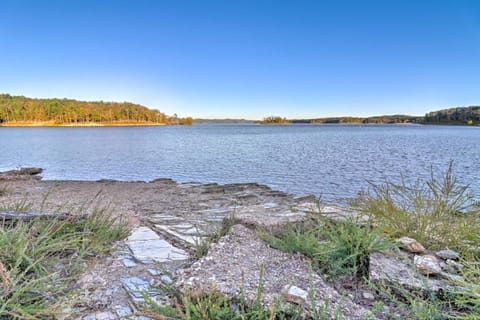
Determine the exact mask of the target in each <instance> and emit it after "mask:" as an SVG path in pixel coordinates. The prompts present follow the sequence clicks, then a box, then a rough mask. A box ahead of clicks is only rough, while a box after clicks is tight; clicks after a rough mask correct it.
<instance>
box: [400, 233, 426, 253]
mask: <svg viewBox="0 0 480 320" xmlns="http://www.w3.org/2000/svg"><path fill="white" fill-rule="evenodd" d="M397 243H399V244H400V246H401V248H402V249H403V250H405V251H408V252H411V253H422V252H424V251H425V248H424V247H423V246H422V244H421V243H420V242H418V241H417V240H415V239H412V238H409V237H402V238H400V239H397Z"/></svg>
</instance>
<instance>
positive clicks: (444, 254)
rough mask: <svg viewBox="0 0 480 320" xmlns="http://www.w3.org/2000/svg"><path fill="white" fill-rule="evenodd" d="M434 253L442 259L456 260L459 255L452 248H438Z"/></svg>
mask: <svg viewBox="0 0 480 320" xmlns="http://www.w3.org/2000/svg"><path fill="white" fill-rule="evenodd" d="M435 255H436V256H437V257H439V258H442V259H445V260H446V259H450V260H457V259H458V258H459V257H460V254H459V253H458V252H456V251H453V250H440V251H437V252H436V253H435Z"/></svg>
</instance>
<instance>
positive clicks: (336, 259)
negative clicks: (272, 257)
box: [261, 218, 392, 278]
mask: <svg viewBox="0 0 480 320" xmlns="http://www.w3.org/2000/svg"><path fill="white" fill-rule="evenodd" d="M261 236H262V238H263V239H264V240H266V241H267V242H268V243H269V244H270V245H271V246H272V247H274V248H276V249H279V250H282V251H286V252H289V253H291V254H294V253H296V252H299V253H302V254H304V255H305V256H307V257H308V258H310V259H311V260H312V266H313V267H314V268H315V269H316V270H317V271H320V272H322V273H327V274H328V275H329V276H330V277H331V278H335V277H337V276H339V275H347V274H353V275H356V276H358V277H363V276H366V275H367V274H368V257H369V255H370V253H373V252H377V251H381V250H385V249H387V248H390V247H391V246H392V244H391V243H390V242H389V241H387V240H386V239H384V238H383V237H382V236H381V234H380V232H379V230H377V229H376V230H371V229H370V228H368V227H364V226H362V225H361V223H360V221H358V220H357V219H354V218H350V219H346V220H345V221H342V222H333V221H330V220H327V219H326V218H317V222H316V225H314V226H313V227H304V226H297V227H295V228H294V229H291V230H289V231H287V232H286V233H284V234H282V235H279V236H274V235H269V234H266V233H264V232H263V233H261Z"/></svg>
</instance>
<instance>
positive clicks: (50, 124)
mask: <svg viewBox="0 0 480 320" xmlns="http://www.w3.org/2000/svg"><path fill="white" fill-rule="evenodd" d="M167 125H168V124H166V123H154V122H118V123H116V122H113V123H112V122H85V123H60V124H55V123H54V122H52V121H44V122H10V123H1V124H0V127H9V128H12V127H35V128H39V127H152V126H155V127H156V126H167Z"/></svg>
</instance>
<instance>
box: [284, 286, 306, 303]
mask: <svg viewBox="0 0 480 320" xmlns="http://www.w3.org/2000/svg"><path fill="white" fill-rule="evenodd" d="M282 291H283V293H284V294H285V301H287V302H292V303H295V304H299V305H303V304H305V303H306V302H307V299H308V292H307V291H305V290H303V289H301V288H299V287H296V286H291V285H286V286H285V287H284V288H283V290H282Z"/></svg>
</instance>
